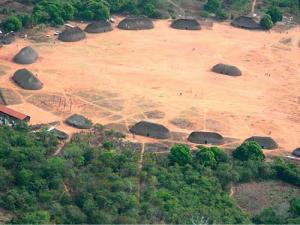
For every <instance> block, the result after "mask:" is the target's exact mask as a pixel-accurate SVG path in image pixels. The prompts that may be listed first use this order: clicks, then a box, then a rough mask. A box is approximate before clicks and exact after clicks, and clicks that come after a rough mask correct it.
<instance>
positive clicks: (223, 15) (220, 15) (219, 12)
mask: <svg viewBox="0 0 300 225" xmlns="http://www.w3.org/2000/svg"><path fill="white" fill-rule="evenodd" d="M216 18H217V19H218V20H221V21H223V20H227V19H228V16H227V14H226V13H225V11H224V10H222V9H218V10H217V11H216Z"/></svg>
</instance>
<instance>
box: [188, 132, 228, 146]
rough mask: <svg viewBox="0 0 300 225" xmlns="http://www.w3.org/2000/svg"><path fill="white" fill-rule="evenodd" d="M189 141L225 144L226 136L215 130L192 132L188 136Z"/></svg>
mask: <svg viewBox="0 0 300 225" xmlns="http://www.w3.org/2000/svg"><path fill="white" fill-rule="evenodd" d="M188 141H189V142H192V143H195V144H212V145H222V144H224V138H223V136H222V135H221V134H218V133H215V132H205V131H194V132H192V133H191V134H190V135H189V137H188Z"/></svg>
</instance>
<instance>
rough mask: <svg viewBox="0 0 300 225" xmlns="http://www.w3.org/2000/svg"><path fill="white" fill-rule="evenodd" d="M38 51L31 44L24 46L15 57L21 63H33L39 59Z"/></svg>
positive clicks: (15, 60) (16, 61)
mask: <svg viewBox="0 0 300 225" xmlns="http://www.w3.org/2000/svg"><path fill="white" fill-rule="evenodd" d="M38 57H39V56H38V53H37V52H36V51H35V50H34V49H33V48H32V47H30V46H27V47H25V48H22V49H21V51H19V53H18V54H17V55H16V56H15V57H14V62H15V63H19V64H31V63H34V62H35V61H36V60H37V59H38Z"/></svg>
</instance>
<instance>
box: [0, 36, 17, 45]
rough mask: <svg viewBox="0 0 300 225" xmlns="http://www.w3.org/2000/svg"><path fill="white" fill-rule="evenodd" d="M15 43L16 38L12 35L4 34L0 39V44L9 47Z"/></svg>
mask: <svg viewBox="0 0 300 225" xmlns="http://www.w3.org/2000/svg"><path fill="white" fill-rule="evenodd" d="M15 41H16V38H15V36H14V35H13V34H5V35H3V36H1V37H0V42H1V43H2V44H4V45H9V44H11V43H13V42H15Z"/></svg>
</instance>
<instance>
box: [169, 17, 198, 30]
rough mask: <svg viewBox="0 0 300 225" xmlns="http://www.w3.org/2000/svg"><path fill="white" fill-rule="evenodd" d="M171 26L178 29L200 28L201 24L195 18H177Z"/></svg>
mask: <svg viewBox="0 0 300 225" xmlns="http://www.w3.org/2000/svg"><path fill="white" fill-rule="evenodd" d="M171 27H172V28H174V29H179V30H201V25H200V23H199V22H198V21H197V20H196V19H177V20H174V21H173V23H172V24H171Z"/></svg>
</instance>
